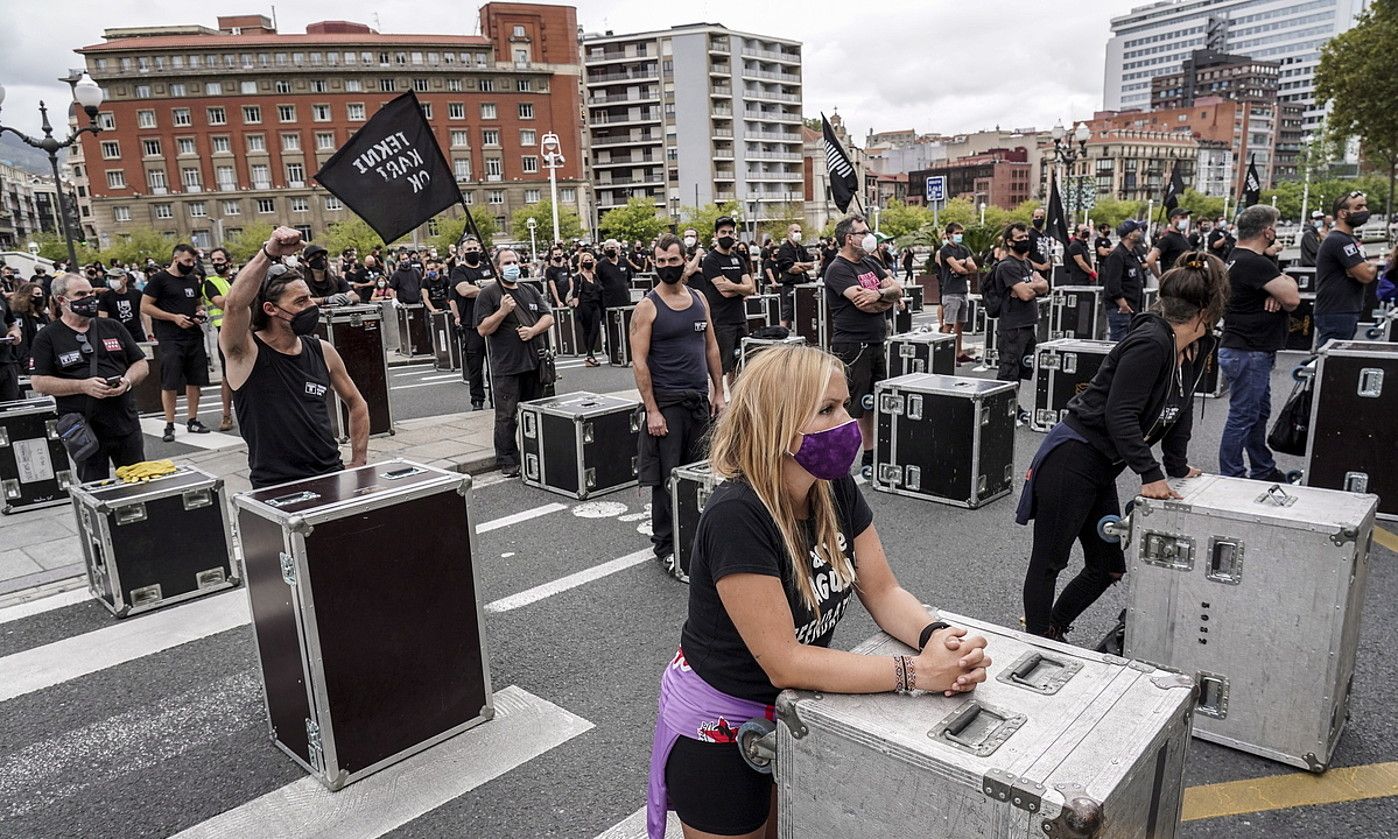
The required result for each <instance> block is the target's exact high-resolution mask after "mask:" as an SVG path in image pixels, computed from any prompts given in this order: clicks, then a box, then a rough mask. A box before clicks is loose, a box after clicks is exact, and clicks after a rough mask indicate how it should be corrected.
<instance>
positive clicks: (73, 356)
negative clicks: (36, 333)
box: [58, 350, 83, 367]
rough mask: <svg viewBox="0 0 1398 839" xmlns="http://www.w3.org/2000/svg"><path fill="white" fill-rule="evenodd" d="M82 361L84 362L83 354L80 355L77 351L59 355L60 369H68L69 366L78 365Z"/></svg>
mask: <svg viewBox="0 0 1398 839" xmlns="http://www.w3.org/2000/svg"><path fill="white" fill-rule="evenodd" d="M82 360H83V354H82V353H80V352H78V351H77V350H73V351H72V352H65V353H59V354H58V366H59V367H67V366H69V365H72V364H77V363H78V362H79V361H82Z"/></svg>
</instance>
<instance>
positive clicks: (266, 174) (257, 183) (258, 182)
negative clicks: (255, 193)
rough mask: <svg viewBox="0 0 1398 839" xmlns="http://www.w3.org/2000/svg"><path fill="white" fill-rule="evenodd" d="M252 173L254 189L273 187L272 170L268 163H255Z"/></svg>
mask: <svg viewBox="0 0 1398 839" xmlns="http://www.w3.org/2000/svg"><path fill="white" fill-rule="evenodd" d="M251 172H252V186H253V189H267V188H269V187H270V186H271V185H272V170H271V169H269V168H268V167H267V164H266V163H254V164H253V165H252V166H251Z"/></svg>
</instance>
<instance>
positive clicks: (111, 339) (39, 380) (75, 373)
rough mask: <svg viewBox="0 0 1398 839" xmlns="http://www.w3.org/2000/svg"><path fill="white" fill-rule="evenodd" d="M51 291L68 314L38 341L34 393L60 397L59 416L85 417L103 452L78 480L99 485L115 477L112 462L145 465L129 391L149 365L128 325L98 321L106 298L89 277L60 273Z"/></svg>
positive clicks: (80, 468) (81, 468)
mask: <svg viewBox="0 0 1398 839" xmlns="http://www.w3.org/2000/svg"><path fill="white" fill-rule="evenodd" d="M52 288H53V296H54V298H55V299H56V300H57V301H58V304H59V306H60V307H61V311H62V313H63V314H62V316H61V317H60V318H59V319H58V320H56V321H54V322H53V323H50V324H49V325H48V326H45V327H44V328H43V329H41V330H39V334H38V335H36V336H34V345H33V346H32V347H31V352H30V373H31V374H32V380H31V383H32V384H33V387H34V390H36V391H38V392H39V393H42V394H45V395H47V396H52V397H54V399H55V400H56V401H57V403H58V413H59V415H60V416H61V415H63V414H69V413H73V414H83V415H85V416H86V417H87V423H88V426H89V427H90V428H91V429H92V433H93V436H95V437H96V438H97V442H98V444H99V446H100V448H99V449H98V451H97V453H96V454H94V455H93V456H92V457H90V458H88V459H86V460H84V461H81V462H80V463H77V464H75V465H76V466H77V472H78V480H79V481H80V482H82V483H88V482H90V481H100V480H103V479H105V478H107V477H108V476H109V475H110V472H109V469H108V466H107V464H108V462H109V461H110V462H111V463H112V464H113V465H115V466H119V467H120V466H130V465H131V464H133V463H140V462H141V461H142V460H145V457H146V454H145V441H144V439H143V438H142V436H141V422H140V419H139V418H138V417H137V415H136V403H135V401H134V400H133V399H132V398H131V388H133V387H135V386H136V385H137V384H138V383H139V382H140V381H141V380H142V379H144V378H145V377H146V373H147V372H149V370H150V366H149V364H147V363H146V357H145V354H144V353H142V352H141V348H140V346H138V345H137V344H136V342H135V341H133V340H132V339H131V333H130V332H127V331H126V327H125V326H122V325H121V323H120V322H118V321H115V320H112V319H110V318H99V317H98V316H97V312H98V309H99V308H100V306H101V305H102V303H101V299H100V298H99V297H98V295H97V293H96V292H95V291H93V289H92V283H90V282H88V281H87V278H86V277H83V276H81V275H79V274H60V275H58V276H57V277H55V278H54V281H53V286H52ZM94 360H95V365H96V369H95V371H94Z"/></svg>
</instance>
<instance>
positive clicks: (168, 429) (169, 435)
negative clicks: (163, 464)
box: [160, 422, 175, 443]
mask: <svg viewBox="0 0 1398 839" xmlns="http://www.w3.org/2000/svg"><path fill="white" fill-rule="evenodd" d="M160 439H161V440H163V441H164V442H166V443H173V442H175V424H174V423H173V422H167V423H165V433H164V434H162V435H160Z"/></svg>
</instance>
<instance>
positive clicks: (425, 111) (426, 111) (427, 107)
mask: <svg viewBox="0 0 1398 839" xmlns="http://www.w3.org/2000/svg"><path fill="white" fill-rule="evenodd" d="M418 107H420V108H422V118H423V119H431V118H432V103H431V102H419V103H418Z"/></svg>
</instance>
